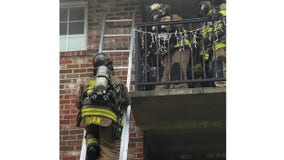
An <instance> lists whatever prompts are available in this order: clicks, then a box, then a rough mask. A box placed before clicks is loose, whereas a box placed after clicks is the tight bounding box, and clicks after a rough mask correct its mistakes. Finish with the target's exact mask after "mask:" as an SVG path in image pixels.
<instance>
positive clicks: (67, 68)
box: [60, 0, 143, 160]
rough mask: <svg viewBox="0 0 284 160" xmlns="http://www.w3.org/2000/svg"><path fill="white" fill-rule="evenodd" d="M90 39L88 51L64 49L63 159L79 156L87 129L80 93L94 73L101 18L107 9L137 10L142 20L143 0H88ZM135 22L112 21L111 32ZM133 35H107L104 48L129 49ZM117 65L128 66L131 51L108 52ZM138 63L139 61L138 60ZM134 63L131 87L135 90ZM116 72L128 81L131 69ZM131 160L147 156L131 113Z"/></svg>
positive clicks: (127, 14) (125, 13)
mask: <svg viewBox="0 0 284 160" xmlns="http://www.w3.org/2000/svg"><path fill="white" fill-rule="evenodd" d="M88 3H89V4H88V6H89V7H88V22H89V25H88V42H87V50H86V51H76V52H61V53H60V160H79V157H80V152H81V144H82V138H83V129H82V128H77V127H76V126H75V125H76V116H77V113H78V110H77V108H76V97H77V93H78V90H79V84H81V83H83V82H84V81H85V80H86V79H87V78H88V77H90V75H91V74H92V55H93V54H94V53H97V52H98V47H99V40H100V32H101V19H102V16H103V15H104V14H105V13H107V17H108V18H109V19H119V18H131V16H132V12H133V11H134V12H135V13H136V17H135V18H136V23H139V22H140V21H141V9H142V1H141V0H120V1H117V0H90V1H89V2H88ZM130 26H131V24H130V23H129V24H126V23H124V24H116V23H112V24H110V25H109V26H108V27H107V30H106V32H107V33H130ZM129 42H130V39H129V38H124V37H123V38H112V39H105V45H104V49H129ZM108 55H109V56H110V57H111V58H112V60H113V62H114V66H127V65H128V53H111V54H108ZM134 63H135V62H134ZM134 69H135V67H134V65H133V66H132V77H131V80H132V81H131V87H130V91H133V90H134ZM115 75H116V76H118V77H120V78H121V79H122V80H123V81H124V82H125V83H126V79H127V70H121V69H120V70H116V71H115ZM128 159H129V160H143V133H142V132H141V131H140V130H139V128H138V127H137V126H136V125H135V120H134V119H133V116H132V115H131V125H130V137H129V150H128Z"/></svg>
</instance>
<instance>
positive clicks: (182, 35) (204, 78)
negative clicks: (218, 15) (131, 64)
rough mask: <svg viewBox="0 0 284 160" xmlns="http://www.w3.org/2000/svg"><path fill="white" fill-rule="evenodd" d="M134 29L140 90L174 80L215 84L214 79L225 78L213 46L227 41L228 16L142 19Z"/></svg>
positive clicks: (212, 85)
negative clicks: (215, 17) (151, 20)
mask: <svg viewBox="0 0 284 160" xmlns="http://www.w3.org/2000/svg"><path fill="white" fill-rule="evenodd" d="M218 26H219V27H218ZM135 33H136V36H135V37H136V40H135V53H136V69H135V71H136V73H135V82H136V86H135V87H136V90H137V91H142V90H154V89H155V86H157V85H163V86H167V87H168V88H171V85H173V84H174V85H177V84H187V86H188V87H189V88H193V87H215V83H214V82H217V81H226V78H225V77H226V76H225V75H224V72H223V71H224V69H225V68H224V66H223V65H222V61H220V60H218V57H217V56H218V55H216V51H215V49H214V47H216V45H217V44H219V43H220V42H221V41H222V44H225V43H226V38H225V36H226V23H225V19H218V20H214V21H213V20H210V19H208V18H194V19H186V20H182V21H168V22H151V23H143V24H138V25H136V26H135ZM225 59H226V57H225ZM225 59H223V62H224V61H225ZM177 64H180V65H177Z"/></svg>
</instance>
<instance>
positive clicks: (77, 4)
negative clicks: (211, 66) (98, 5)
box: [59, 1, 88, 52]
mask: <svg viewBox="0 0 284 160" xmlns="http://www.w3.org/2000/svg"><path fill="white" fill-rule="evenodd" d="M69 7H85V20H84V21H85V22H84V37H85V47H84V49H81V50H87V44H88V42H87V41H88V1H77V2H61V3H60V8H69ZM67 17H68V19H67V21H68V22H69V12H68V16H67ZM59 23H60V22H59ZM67 33H68V28H67ZM64 36H67V38H66V45H65V50H64V51H60V52H68V51H79V50H68V48H67V47H68V40H69V35H68V34H67V35H64ZM59 37H61V36H60V35H59Z"/></svg>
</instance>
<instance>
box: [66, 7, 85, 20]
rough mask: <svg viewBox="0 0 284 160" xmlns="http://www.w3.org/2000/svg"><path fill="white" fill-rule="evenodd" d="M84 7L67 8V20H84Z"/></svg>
mask: <svg viewBox="0 0 284 160" xmlns="http://www.w3.org/2000/svg"><path fill="white" fill-rule="evenodd" d="M84 10H85V8H84V7H73V8H70V10H69V21H77V20H84V15H85V12H84Z"/></svg>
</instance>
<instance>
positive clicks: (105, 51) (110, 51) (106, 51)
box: [102, 49, 130, 53]
mask: <svg viewBox="0 0 284 160" xmlns="http://www.w3.org/2000/svg"><path fill="white" fill-rule="evenodd" d="M102 52H104V53H114V52H130V50H129V49H128V50H104V51H102Z"/></svg>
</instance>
